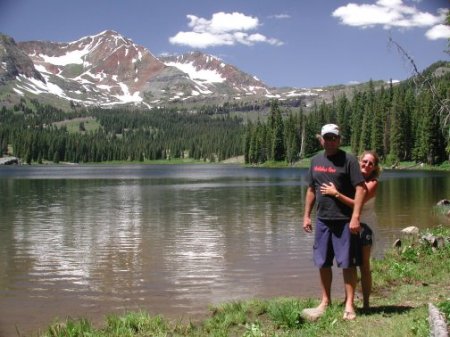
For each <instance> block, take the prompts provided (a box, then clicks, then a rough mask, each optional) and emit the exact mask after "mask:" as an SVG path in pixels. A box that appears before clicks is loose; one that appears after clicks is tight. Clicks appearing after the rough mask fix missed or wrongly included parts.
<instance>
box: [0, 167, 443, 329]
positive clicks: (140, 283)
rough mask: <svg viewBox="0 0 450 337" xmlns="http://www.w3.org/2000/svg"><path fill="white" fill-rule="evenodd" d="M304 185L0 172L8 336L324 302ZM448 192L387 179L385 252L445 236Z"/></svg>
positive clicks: (1, 321) (267, 178)
mask: <svg viewBox="0 0 450 337" xmlns="http://www.w3.org/2000/svg"><path fill="white" fill-rule="evenodd" d="M305 173H306V170H302V169H280V170H274V169H245V168H240V167H233V166H231V167H227V166H202V165H200V166H197V165H193V166H183V167H179V166H170V167H166V166H164V167H162V166H145V165H142V166H111V167H108V166H94V167H90V166H86V167H83V166H82V167H69V168H67V167H59V166H55V167H53V166H52V167H49V168H43V167H19V168H16V169H11V168H7V169H5V170H3V169H0V188H1V191H2V193H1V195H0V203H1V205H2V207H1V208H0V335H2V333H3V334H5V335H10V334H13V333H14V334H15V327H14V325H15V324H17V325H18V326H19V327H20V328H21V329H20V331H23V330H25V331H26V329H36V328H37V327H44V326H46V325H47V324H49V323H50V322H51V321H52V320H53V318H54V317H57V316H58V317H65V316H67V315H70V316H72V317H76V316H83V317H86V316H87V317H89V318H91V319H102V318H103V315H104V314H107V313H110V312H114V311H121V310H126V309H127V310H128V309H130V310H136V309H139V308H143V309H145V310H148V311H150V312H152V313H163V314H169V315H171V314H172V315H174V316H175V317H177V316H179V315H196V314H199V313H205V308H206V307H207V306H208V305H209V304H215V303H220V302H223V301H229V300H232V299H239V298H251V297H269V296H281V295H284V296H290V295H292V296H310V295H313V296H316V295H317V294H318V284H317V272H316V270H315V268H314V267H313V265H312V260H311V245H312V236H311V235H305V234H304V233H303V232H302V231H301V213H302V210H303V203H304V194H305V190H306V181H305ZM449 184H450V177H449V175H447V174H439V173H432V174H429V173H425V174H424V173H421V172H410V173H404V174H399V173H397V172H384V174H383V177H382V181H381V183H380V187H379V192H378V198H377V205H376V207H377V211H378V214H379V218H380V228H379V234H380V235H379V237H380V238H381V246H383V245H385V244H388V243H390V242H391V241H389V240H390V237H392V236H394V235H398V230H399V228H402V227H404V226H407V225H408V226H409V225H417V226H419V227H428V226H430V225H435V224H436V221H437V220H436V218H434V217H433V216H432V213H431V212H430V210H431V208H432V205H433V204H434V203H435V202H436V201H437V200H439V199H442V198H445V197H448V196H446V195H445V194H446V193H447V191H448V190H449V189H448V187H449ZM412 210H414V214H412ZM383 240H384V241H383ZM337 281H338V282H337V285H336V286H337V287H339V280H337ZM339 290H341V289H339Z"/></svg>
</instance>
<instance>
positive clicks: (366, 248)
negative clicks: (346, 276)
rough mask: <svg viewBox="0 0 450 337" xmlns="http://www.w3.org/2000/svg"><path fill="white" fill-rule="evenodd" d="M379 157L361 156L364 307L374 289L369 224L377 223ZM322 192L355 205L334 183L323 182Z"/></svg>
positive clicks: (365, 152) (371, 153)
mask: <svg viewBox="0 0 450 337" xmlns="http://www.w3.org/2000/svg"><path fill="white" fill-rule="evenodd" d="M379 161H380V160H379V157H378V155H377V154H376V153H375V152H374V151H364V152H363V153H362V154H361V156H360V157H359V166H360V168H361V173H362V174H363V176H364V178H365V180H366V187H367V193H366V197H365V199H364V207H363V210H362V213H361V226H362V229H361V232H360V236H361V245H362V248H361V251H362V253H361V258H362V261H361V266H360V271H361V288H362V293H363V303H364V304H363V305H364V309H368V308H369V297H370V293H371V291H372V272H371V271H370V252H371V248H372V230H371V228H370V227H369V225H371V226H374V225H376V214H375V194H376V192H377V187H378V177H379V175H380V171H381V168H380V165H379ZM320 191H321V193H322V194H325V195H329V196H333V197H335V198H337V199H338V200H339V201H340V202H342V203H344V204H345V205H347V206H349V207H353V204H354V200H353V199H351V198H349V197H348V196H346V195H343V194H341V193H339V191H338V190H337V189H336V186H334V184H333V183H331V182H330V183H329V184H323V185H322V186H321V188H320Z"/></svg>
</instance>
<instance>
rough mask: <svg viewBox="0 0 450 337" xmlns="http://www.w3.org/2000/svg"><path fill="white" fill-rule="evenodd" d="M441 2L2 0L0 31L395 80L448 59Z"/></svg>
mask: <svg viewBox="0 0 450 337" xmlns="http://www.w3.org/2000/svg"><path fill="white" fill-rule="evenodd" d="M448 9H449V1H448V0H378V1H376V0H348V1H341V0H161V1H153V0H126V1H125V0H76V1H65V0H41V1H38V0H0V32H1V33H3V34H7V35H9V36H11V37H12V38H14V39H15V40H16V41H17V42H19V41H30V40H44V41H57V42H71V41H75V40H78V39H80V38H81V37H84V36H87V35H95V34H97V33H100V32H101V31H104V30H107V29H112V30H115V31H117V32H118V33H120V34H122V35H123V36H125V37H127V38H130V39H131V40H133V41H134V42H135V43H136V44H139V45H142V46H144V47H146V48H147V49H148V50H149V51H151V52H152V53H153V54H154V55H156V56H158V55H162V54H181V53H185V52H189V51H192V50H199V51H201V52H204V53H207V54H212V55H215V56H217V57H219V58H221V59H222V60H223V61H224V62H226V63H229V64H232V65H234V66H236V67H238V68H239V69H240V70H242V71H245V72H247V73H249V74H251V75H255V76H257V77H258V78H259V79H261V80H262V81H264V82H265V83H266V84H268V85H270V86H276V87H281V86H292V87H298V88H300V87H317V86H326V85H334V84H350V83H355V82H365V81H368V80H370V79H373V80H379V79H380V80H386V81H388V80H390V79H392V80H403V79H406V78H408V77H410V76H411V74H412V68H411V66H410V64H409V62H408V61H407V60H406V59H405V58H404V57H403V55H402V53H400V52H399V51H398V50H397V48H396V47H395V46H394V45H393V44H390V43H389V38H390V37H391V38H392V39H393V40H394V41H396V42H397V43H398V44H399V45H401V47H402V48H403V49H404V50H405V51H406V52H407V53H408V54H409V55H410V56H411V57H412V58H413V59H414V61H415V63H416V65H417V67H418V68H419V70H423V69H425V68H426V67H428V66H429V65H431V64H432V63H433V62H435V61H438V60H446V61H450V56H449V54H448V52H446V50H447V51H448V49H449V45H448V43H449V40H448V39H449V38H450V27H449V26H448V25H447V26H446V25H442V23H444V21H445V11H448Z"/></svg>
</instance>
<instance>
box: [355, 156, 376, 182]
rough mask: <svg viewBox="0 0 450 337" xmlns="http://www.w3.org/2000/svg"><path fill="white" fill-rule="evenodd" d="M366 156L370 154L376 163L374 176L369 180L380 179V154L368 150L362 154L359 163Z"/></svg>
mask: <svg viewBox="0 0 450 337" xmlns="http://www.w3.org/2000/svg"><path fill="white" fill-rule="evenodd" d="M366 154H370V155H371V156H372V157H373V158H374V159H375V162H374V163H373V164H374V166H373V171H372V174H371V175H370V176H369V177H368V179H369V180H371V179H378V177H379V176H380V174H381V166H380V157H379V156H378V154H377V153H376V152H375V151H372V150H366V151H364V152H363V153H361V155H360V156H359V161H361V160H362V159H363V158H364V156H365V155H366Z"/></svg>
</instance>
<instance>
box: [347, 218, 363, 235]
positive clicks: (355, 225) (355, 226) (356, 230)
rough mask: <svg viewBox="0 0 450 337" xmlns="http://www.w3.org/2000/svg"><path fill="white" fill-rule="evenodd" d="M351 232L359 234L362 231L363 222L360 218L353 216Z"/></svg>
mask: <svg viewBox="0 0 450 337" xmlns="http://www.w3.org/2000/svg"><path fill="white" fill-rule="evenodd" d="M349 227H350V233H352V234H358V233H359V232H360V231H361V223H360V221H359V219H357V218H354V217H352V219H351V220H350V225H349Z"/></svg>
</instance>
